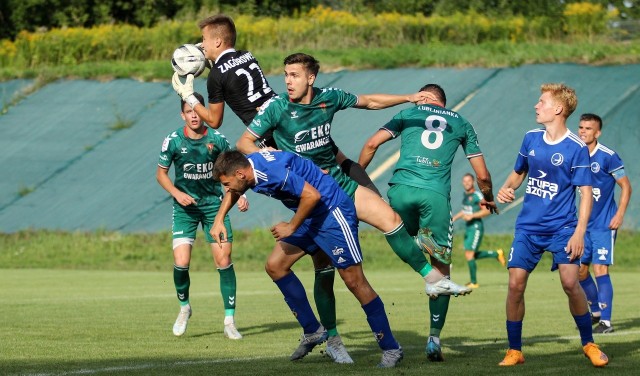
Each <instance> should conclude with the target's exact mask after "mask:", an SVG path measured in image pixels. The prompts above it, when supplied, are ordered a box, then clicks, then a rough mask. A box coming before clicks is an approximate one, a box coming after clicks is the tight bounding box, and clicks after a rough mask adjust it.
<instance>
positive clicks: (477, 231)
mask: <svg viewBox="0 0 640 376" xmlns="http://www.w3.org/2000/svg"><path fill="white" fill-rule="evenodd" d="M483 236H484V226H483V224H482V222H475V223H473V224H471V225H469V226H466V229H465V231H464V250H465V251H474V252H478V249H479V248H480V243H482V237H483Z"/></svg>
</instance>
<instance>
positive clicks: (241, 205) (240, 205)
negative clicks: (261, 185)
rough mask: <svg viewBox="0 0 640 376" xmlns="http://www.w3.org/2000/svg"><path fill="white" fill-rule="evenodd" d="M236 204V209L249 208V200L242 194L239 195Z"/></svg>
mask: <svg viewBox="0 0 640 376" xmlns="http://www.w3.org/2000/svg"><path fill="white" fill-rule="evenodd" d="M237 205H238V210H240V211H241V212H246V211H247V210H249V200H247V198H246V197H244V196H240V198H239V199H238V202H237Z"/></svg>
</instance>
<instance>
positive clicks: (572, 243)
mask: <svg viewBox="0 0 640 376" xmlns="http://www.w3.org/2000/svg"><path fill="white" fill-rule="evenodd" d="M580 195H581V196H580V205H579V206H578V224H577V225H576V229H575V231H574V232H573V235H572V236H571V238H570V239H569V242H568V243H567V253H568V254H570V255H571V260H575V259H579V258H580V257H582V253H584V234H585V233H586V232H587V223H589V216H590V215H591V208H592V207H593V192H592V189H591V186H590V185H585V186H581V187H580Z"/></svg>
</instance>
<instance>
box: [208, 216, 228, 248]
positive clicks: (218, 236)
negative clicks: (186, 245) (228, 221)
mask: <svg viewBox="0 0 640 376" xmlns="http://www.w3.org/2000/svg"><path fill="white" fill-rule="evenodd" d="M209 234H211V237H212V238H213V240H215V241H216V243H218V245H219V246H220V247H222V243H226V242H227V228H226V227H224V223H217V222H213V225H211V230H209Z"/></svg>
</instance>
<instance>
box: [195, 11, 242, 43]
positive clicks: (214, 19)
mask: <svg viewBox="0 0 640 376" xmlns="http://www.w3.org/2000/svg"><path fill="white" fill-rule="evenodd" d="M207 26H211V35H213V36H215V37H220V38H222V40H223V41H224V43H225V44H226V45H228V46H230V47H235V45H236V25H235V24H234V23H233V19H232V18H231V17H229V16H227V15H224V14H216V15H215V16H210V17H207V18H205V19H204V20H202V21H200V22H198V27H199V28H200V30H204V28H205V27H207Z"/></svg>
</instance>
